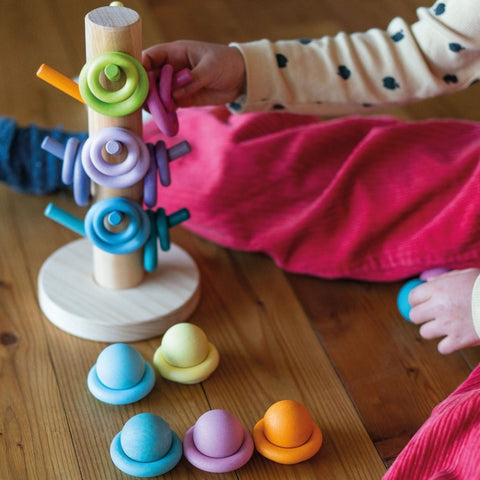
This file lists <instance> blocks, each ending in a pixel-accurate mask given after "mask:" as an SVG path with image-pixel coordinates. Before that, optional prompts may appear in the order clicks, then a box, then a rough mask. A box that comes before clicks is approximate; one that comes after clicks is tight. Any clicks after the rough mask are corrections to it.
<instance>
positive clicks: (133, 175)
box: [82, 127, 150, 188]
mask: <svg viewBox="0 0 480 480" xmlns="http://www.w3.org/2000/svg"><path fill="white" fill-rule="evenodd" d="M112 140H114V141H116V142H118V143H120V144H121V145H122V146H125V147H126V149H127V151H128V153H127V157H126V158H125V160H123V162H121V163H118V164H111V163H108V162H107V161H106V160H105V159H104V158H103V149H104V147H105V145H106V144H107V143H109V142H111V141H112ZM82 163H83V168H84V169H85V172H86V173H87V175H88V176H89V177H90V178H91V179H92V180H93V181H94V182H96V183H98V184H99V185H102V186H104V187H109V188H126V187H130V186H132V185H134V184H135V183H137V182H139V181H141V180H142V179H143V178H144V176H145V175H146V173H147V171H148V168H149V166H150V156H149V153H148V149H147V147H146V145H145V144H144V142H143V140H142V139H141V138H140V137H139V136H138V135H137V134H135V133H134V132H132V131H130V130H127V129H125V128H120V127H107V128H104V129H102V130H99V131H98V132H96V133H95V134H94V135H92V136H90V137H89V138H88V140H87V141H86V143H85V146H84V147H83V150H82Z"/></svg>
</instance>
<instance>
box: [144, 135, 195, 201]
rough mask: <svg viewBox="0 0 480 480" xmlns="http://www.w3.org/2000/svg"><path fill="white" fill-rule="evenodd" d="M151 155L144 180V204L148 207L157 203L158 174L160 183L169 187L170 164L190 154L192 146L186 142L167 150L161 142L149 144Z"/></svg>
mask: <svg viewBox="0 0 480 480" xmlns="http://www.w3.org/2000/svg"><path fill="white" fill-rule="evenodd" d="M147 148H148V152H149V155H150V165H149V169H148V171H147V174H146V175H145V178H144V185H143V202H144V203H145V205H146V206H147V207H153V206H154V205H155V204H156V203H157V172H158V177H159V179H160V183H161V184H162V186H164V187H168V186H169V185H170V183H171V177H170V165H169V163H170V162H172V161H173V160H176V159H177V158H180V157H182V156H183V155H186V154H187V153H190V151H191V149H190V144H189V143H188V142H186V141H183V142H180V143H177V144H176V145H173V146H172V147H170V148H166V145H165V142H163V141H162V140H159V141H158V142H157V143H156V144H155V145H152V144H151V143H148V144H147Z"/></svg>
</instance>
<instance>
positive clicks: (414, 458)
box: [383, 365, 480, 480]
mask: <svg viewBox="0 0 480 480" xmlns="http://www.w3.org/2000/svg"><path fill="white" fill-rule="evenodd" d="M478 479H480V365H479V366H477V368H475V370H474V371H473V372H472V373H471V374H470V376H469V377H468V379H467V380H466V381H465V382H463V383H462V384H461V385H460V387H458V388H457V390H455V392H453V393H452V394H451V395H450V396H448V397H447V398H446V399H445V400H444V401H443V402H442V403H440V404H439V405H437V406H436V407H435V408H434V410H433V412H432V414H431V416H430V417H429V418H428V420H427V421H426V422H425V423H424V424H423V426H422V427H421V428H420V429H419V430H418V432H417V433H416V434H415V435H414V436H413V438H412V439H411V440H410V442H409V443H408V444H407V446H406V447H405V448H404V449H403V451H402V452H401V453H400V455H399V456H398V457H397V459H396V460H395V462H394V463H393V464H392V466H391V467H390V469H389V470H388V471H387V473H386V475H385V476H384V477H383V480H478Z"/></svg>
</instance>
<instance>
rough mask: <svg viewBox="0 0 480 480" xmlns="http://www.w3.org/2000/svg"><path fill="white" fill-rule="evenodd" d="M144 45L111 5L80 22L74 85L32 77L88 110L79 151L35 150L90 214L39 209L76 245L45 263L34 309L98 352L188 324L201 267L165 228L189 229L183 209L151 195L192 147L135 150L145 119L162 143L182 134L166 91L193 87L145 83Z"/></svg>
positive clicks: (50, 143)
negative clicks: (147, 116)
mask: <svg viewBox="0 0 480 480" xmlns="http://www.w3.org/2000/svg"><path fill="white" fill-rule="evenodd" d="M141 38H142V29H141V19H140V17H139V15H138V13H137V12H135V11H134V10H131V9H129V8H126V7H124V6H123V5H122V4H121V3H120V2H112V4H111V5H110V6H106V7H100V8H97V9H95V10H93V11H91V12H90V13H88V14H87V15H86V17H85V39H86V63H85V65H84V66H83V68H82V69H81V72H80V76H79V81H78V84H77V83H76V82H75V81H73V80H71V79H69V78H67V77H66V76H64V75H62V74H61V73H60V72H57V71H56V70H54V69H53V68H51V67H49V66H47V65H42V66H41V67H40V68H39V70H38V72H37V75H38V76H39V77H40V78H41V79H43V80H45V81H47V82H48V83H50V84H52V85H54V86H55V87H56V88H58V89H60V90H61V91H63V92H65V93H67V94H68V95H70V96H71V97H73V98H74V99H76V100H78V101H80V102H82V103H84V104H86V106H87V109H88V130H89V132H88V133H89V136H88V139H87V140H86V141H85V142H82V143H81V142H79V141H78V140H76V139H74V138H70V139H69V140H68V141H67V142H66V143H65V145H62V144H60V143H58V142H57V141H55V140H54V139H51V138H48V137H47V138H46V139H45V140H44V142H43V148H44V149H45V150H47V151H48V152H50V153H52V154H53V155H54V156H56V157H57V158H59V159H61V161H62V162H63V163H62V180H63V182H64V183H65V184H66V185H72V189H73V196H74V199H75V201H76V203H77V204H78V205H80V206H89V209H88V211H87V213H86V215H85V218H84V219H83V220H82V219H79V218H77V217H75V216H73V215H71V214H69V213H68V212H66V211H64V210H62V209H60V208H58V207H56V206H55V205H49V206H47V208H46V210H45V214H46V215H47V216H48V217H49V218H51V219H53V220H55V221H57V222H59V223H61V224H62V225H64V226H66V227H67V228H70V229H72V230H73V231H74V232H76V233H78V234H79V235H81V236H83V237H84V238H82V239H80V240H77V241H74V242H71V243H70V244H68V245H66V246H64V247H62V248H60V249H59V250H57V251H56V252H54V253H53V254H52V255H51V256H50V257H49V258H48V259H47V260H46V261H45V263H44V264H43V266H42V268H41V270H40V273H39V277H38V292H39V302H40V306H41V308H42V310H43V312H44V313H45V315H46V316H47V317H48V319H49V320H50V321H51V322H52V323H54V324H55V325H57V326H58V327H60V328H61V329H63V330H65V331H67V332H69V333H71V334H73V335H77V336H79V337H82V338H87V339H90V340H98V341H103V342H132V341H136V340H142V339H146V338H150V337H153V336H157V335H159V334H161V333H163V332H164V331H165V330H167V329H168V328H169V327H170V326H172V325H174V324H175V323H178V322H183V321H185V320H186V319H187V318H188V317H189V316H190V315H191V314H192V312H193V311H194V309H195V308H196V306H197V304H198V301H199V298H200V276H199V271H198V268H197V265H196V264H195V262H194V260H193V259H192V258H191V256H190V255H189V254H188V253H187V252H186V251H184V250H183V249H182V248H180V247H179V246H178V245H175V244H171V241H170V229H171V228H174V227H175V226H176V225H179V224H181V223H182V222H184V221H186V220H188V218H189V216H190V214H189V212H188V209H187V208H181V209H179V210H178V211H176V212H166V211H165V209H163V208H162V207H161V206H160V205H158V198H157V197H158V195H157V193H158V192H157V189H158V188H159V187H168V185H170V183H171V181H172V179H171V172H170V162H172V161H173V160H175V159H176V158H179V157H181V156H183V155H186V154H188V153H189V151H190V146H189V144H188V142H180V143H178V144H176V145H173V146H170V147H169V148H167V147H166V144H165V142H164V141H159V142H157V143H156V144H155V145H151V144H145V143H144V142H143V140H142V109H144V108H145V109H147V110H149V111H150V113H151V114H152V116H153V119H154V120H155V122H156V123H157V125H158V127H159V129H160V130H161V131H162V132H163V133H164V134H165V135H166V136H172V135H175V134H176V133H177V132H178V119H177V115H176V106H175V103H174V102H173V100H172V96H171V92H172V89H174V88H176V87H177V86H181V85H185V84H187V83H188V82H190V81H191V79H192V77H191V73H190V71H189V70H183V71H180V72H174V70H173V68H172V67H171V66H170V65H164V66H163V67H162V68H161V69H160V70H158V71H151V72H147V71H146V70H145V69H144V67H143V66H142V64H141V62H140V56H141V50H142V46H141ZM144 205H145V206H146V207H147V208H148V209H147V210H145V209H144V208H143V206H144Z"/></svg>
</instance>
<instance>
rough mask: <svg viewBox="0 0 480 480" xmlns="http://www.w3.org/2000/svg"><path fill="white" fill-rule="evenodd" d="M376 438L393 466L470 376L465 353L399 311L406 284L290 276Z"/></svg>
mask: <svg viewBox="0 0 480 480" xmlns="http://www.w3.org/2000/svg"><path fill="white" fill-rule="evenodd" d="M289 280H290V282H291V283H292V286H293V288H294V290H295V292H296V295H297V297H298V298H299V300H300V302H301V303H302V305H303V306H304V308H305V311H306V313H307V315H308V317H309V318H310V320H311V322H312V324H313V325H314V327H315V329H316V331H317V332H318V335H319V338H320V340H321V343H322V345H323V346H324V347H325V349H326V351H327V353H328V355H329V356H330V358H331V360H332V362H333V364H334V365H335V368H336V369H337V371H338V373H339V375H340V377H341V378H342V379H343V381H344V384H345V386H346V388H347V390H348V391H349V392H350V395H351V396H352V399H353V401H354V403H355V404H356V405H357V408H358V409H359V412H360V415H361V417H362V419H363V421H364V423H365V426H366V428H367V430H368V431H369V433H370V436H371V437H372V439H373V440H374V442H375V445H376V446H377V448H378V450H379V452H380V454H381V455H382V457H383V458H384V459H385V461H386V462H387V463H391V461H392V460H393V459H394V458H395V457H396V456H397V455H398V453H399V452H400V450H401V449H402V448H403V447H404V446H405V444H406V443H407V441H408V440H409V439H410V437H411V436H412V435H413V434H414V433H415V432H416V431H417V430H418V428H419V427H420V426H421V425H422V423H423V422H424V421H425V420H426V418H427V417H428V416H429V415H430V412H431V410H432V409H433V407H434V406H435V405H436V404H438V403H439V402H440V401H442V400H443V399H444V398H445V397H446V396H447V395H448V394H449V393H451V392H452V391H453V390H454V389H455V388H456V387H457V386H458V385H459V384H460V383H461V382H462V381H463V380H465V378H466V377H467V376H468V374H469V373H470V367H469V366H468V365H467V363H466V362H465V360H464V358H463V357H462V355H461V354H460V353H456V354H452V355H448V356H444V355H440V354H439V353H438V351H437V349H436V342H435V341H425V340H423V339H421V337H420V336H419V334H418V327H416V326H415V325H413V324H410V323H408V322H407V321H405V320H404V319H403V318H402V317H401V316H400V314H399V313H398V311H397V308H396V295H397V293H398V290H399V288H400V286H401V283H392V284H383V285H379V284H371V283H361V282H352V281H336V282H332V281H326V280H320V279H313V278H309V277H306V276H295V275H290V276H289Z"/></svg>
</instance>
